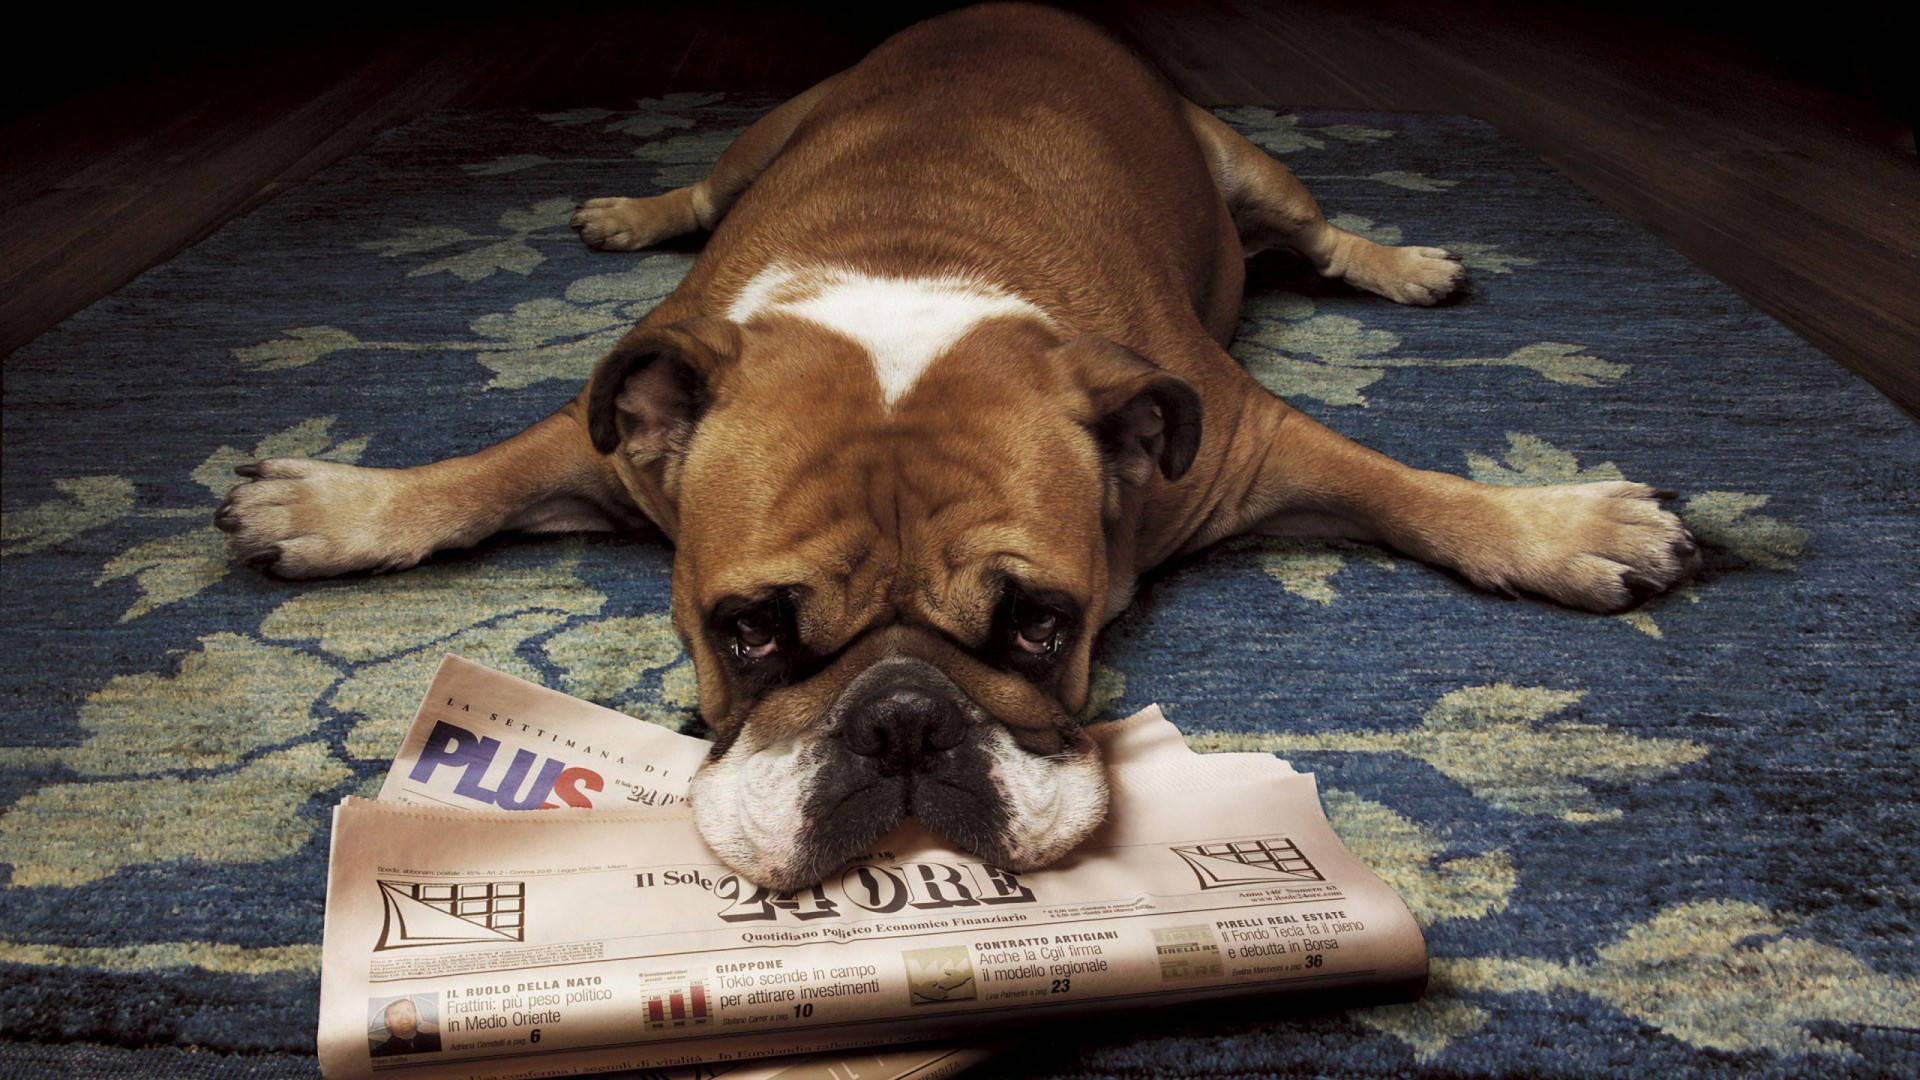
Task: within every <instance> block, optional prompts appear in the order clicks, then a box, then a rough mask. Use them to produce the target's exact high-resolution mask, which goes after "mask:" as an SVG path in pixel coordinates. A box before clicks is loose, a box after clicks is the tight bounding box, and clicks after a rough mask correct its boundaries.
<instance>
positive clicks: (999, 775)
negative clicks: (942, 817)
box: [987, 727, 1107, 870]
mask: <svg viewBox="0 0 1920 1080" xmlns="http://www.w3.org/2000/svg"><path fill="white" fill-rule="evenodd" d="M987 751H988V753H990V754H991V755H993V774H992V776H993V782H994V785H995V786H996V787H998V788H999V789H1000V795H1001V800H1002V802H1003V804H1004V805H1005V806H1006V808H1007V833H1008V836H1007V845H1008V846H1007V852H1006V854H1004V855H1002V856H1000V863H1001V865H1002V866H1004V867H1005V868H1006V869H1008V870H1034V869H1038V868H1039V867H1042V866H1046V865H1048V864H1049V863H1053V862H1056V861H1058V860H1059V859H1061V858H1063V857H1065V855H1066V854H1067V852H1069V851H1072V850H1073V849H1074V848H1075V847H1078V846H1079V844H1080V842H1081V841H1082V840H1085V839H1086V838H1087V837H1088V836H1089V835H1091V834H1092V832H1093V830H1095V829H1097V828H1099V827H1100V823H1101V822H1102V821H1105V820H1106V817H1107V770H1106V767H1105V766H1104V765H1103V764H1102V763H1101V761H1100V752H1099V751H1098V750H1097V749H1095V748H1094V747H1093V744H1092V742H1091V740H1088V741H1086V742H1085V743H1084V744H1083V745H1082V747H1081V748H1080V749H1078V750H1069V751H1067V752H1065V753H1062V754H1057V755H1055V756H1053V757H1039V756H1037V755H1034V754H1030V753H1028V752H1026V751H1025V750H1022V749H1021V748H1020V746H1019V744H1018V743H1016V742H1014V741H1013V736H1012V735H1011V734H1009V733H1008V732H1007V730H1006V729H1005V728H1001V727H995V728H994V729H993V731H992V732H991V734H989V735H988V737H987Z"/></svg>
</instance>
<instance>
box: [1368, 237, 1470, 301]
mask: <svg viewBox="0 0 1920 1080" xmlns="http://www.w3.org/2000/svg"><path fill="white" fill-rule="evenodd" d="M1340 276H1341V277H1342V278H1343V279H1345V280H1346V281H1347V282H1348V283H1349V284H1352V285H1356V286H1358V287H1360V288H1362V289H1365V290H1367V291H1368V292H1373V293H1379V294H1380V295H1381V296H1384V297H1386V298H1387V299H1389V300H1392V301H1393V302H1395V303H1398V304H1417V305H1419V306H1421V307H1429V306H1431V305H1433V304H1437V303H1439V302H1440V301H1442V300H1445V299H1446V298H1447V297H1449V296H1452V295H1453V294H1454V293H1456V292H1458V291H1459V290H1460V286H1462V285H1464V284H1465V283H1466V280H1467V269H1466V267H1464V266H1462V265H1460V257H1459V256H1458V255H1455V254H1454V253H1453V252H1451V251H1448V250H1447V249H1445V248H1435V247H1386V246H1384V245H1381V244H1371V243H1369V244H1367V245H1366V246H1365V247H1364V248H1361V249H1360V250H1356V251H1353V252H1351V253H1350V254H1349V256H1348V262H1347V264H1346V266H1345V268H1344V270H1343V272H1342V273H1341V275H1340Z"/></svg>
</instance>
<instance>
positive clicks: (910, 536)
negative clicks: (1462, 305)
mask: <svg viewBox="0 0 1920 1080" xmlns="http://www.w3.org/2000/svg"><path fill="white" fill-rule="evenodd" d="M574 224H575V226H576V227H577V228H579V230H580V232H581V234H582V236H584V237H585V239H586V241H587V243H589V244H591V245H593V246H595V247H599V248H603V249H609V250H620V251H630V250H636V249H639V248H644V247H647V246H648V245H651V244H654V243H657V242H659V241H661V240H665V239H667V238H669V237H673V236H678V235H681V234H684V233H689V232H692V231H694V230H696V229H711V230H712V237H711V238H710V239H709V240H708V241H707V244H706V248H705V250H704V252H703V253H702V254H701V256H700V258H699V260H698V262H697V263H696V264H695V265H694V267H693V269H692V271H691V272H690V273H689V274H688V275H687V277H686V280H685V281H684V282H683V283H682V284H681V285H680V287H679V288H678V289H677V290H675V292H674V293H673V295H671V296H669V297H668V298H667V299H666V300H664V301H662V302H661V304H660V305H659V307H657V308H655V309H654V310H653V311H652V312H651V313H650V314H648V315H647V316H646V318H644V319H642V320H641V321H640V323H639V325H638V326H636V327H634V329H633V330H632V331H631V332H629V333H628V334H627V335H626V337H625V338H624V339H623V340H622V341H621V342H620V344H619V345H618V346H617V347H615V348H614V350H613V351H612V353H611V354H610V355H608V356H607V357H606V358H605V359H603V360H602V361H601V362H600V364H599V366H598V368H597V370H596V371H595V372H594V374H593V377H592V380H591V381H590V382H589V383H588V384H587V386H586V387H585V389H583V390H582V391H581V393H580V394H579V396H577V397H576V398H574V399H573V400H572V401H570V402H569V403H567V405H566V406H564V407H563V408H561V409H560V410H559V411H558V412H556V413H554V414H553V415H552V416H549V417H547V418H546V419H544V420H541V421H540V422H539V423H536V424H534V425H533V426H532V427H530V428H528V429H527V430H526V431H524V432H522V433H521V434H519V435H516V436H514V437H513V438H511V439H508V440H507V441H506V442H503V443H501V444H499V445H497V446H493V447H490V448H488V449H485V450H482V451H480V452H479V453H477V454H474V455H472V456H470V457H463V458H454V459H451V460H447V461H440V462H436V463H433V464H430V465H424V466H420V467H418V468H412V469H400V470H385V469H366V468H357V467H354V466H350V465H339V464H332V463H328V462H321V461H295V460H279V459H277V460H271V461H262V462H257V463H255V464H252V465H248V466H245V467H243V468H242V469H241V472H242V473H243V474H244V475H246V476H247V477H249V478H250V482H248V483H243V484H241V485H240V486H239V487H236V488H235V489H234V490H233V492H232V493H231V494H230V495H229V496H228V497H227V501H226V503H225V505H223V506H222V507H221V509H220V511H219V514H218V516H217V520H218V522H219V524H220V526H221V527H222V528H224V529H226V530H228V531H229V532H231V533H232V534H233V546H234V549H235V551H236V552H237V554H238V556H239V557H240V558H242V559H245V560H247V561H248V562H250V563H254V564H256V565H259V566H261V567H264V568H266V569H267V570H269V571H271V572H273V573H276V574H279V575H282V576H286V577H300V578H304V577H316V576H322V575H329V574H340V573H346V572H348V571H355V570H398V569H401V568H404V567H408V566H412V565H413V564H415V563H417V562H419V561H420V560H421V559H422V558H425V557H426V556H427V555H429V554H431V553H432V552H434V551H438V550H441V549H444V548H451V547H460V546H465V545H471V544H473V543H475V542H477V541H479V540H480V539H482V538H483V537H486V536H488V535H490V534H493V533H496V532H500V531H502V530H522V531H531V532H549V531H557V530H594V529H599V530H609V529H621V528H627V527H630V526H634V525H638V524H640V523H641V521H642V519H643V518H645V519H649V520H651V521H653V522H654V523H655V524H657V525H658V526H659V527H660V528H661V529H662V530H664V531H665V533H666V534H667V535H668V536H669V537H671V538H672V539H673V541H674V543H675V545H676V552H675V557H674V579H673V621H674V625H675V627H676V628H677V629H678V631H679V634H680V637H681V638H682V640H683V641H684V642H685V644H686V648H687V651H688V653H689V654H691V656H692V657H693V662H694V665H695V668H696V670H697V672H698V675H699V682H700V711H701V714H702V716H703V717H704V718H705V719H706V721H707V723H708V724H710V725H711V726H712V728H713V730H714V732H715V733H716V735H717V737H718V740H719V741H718V743H717V744H716V746H715V749H714V753H713V757H712V759H711V760H710V761H709V762H708V764H707V765H706V766H705V767H704V768H703V769H702V771H701V772H700V774H699V776H698V777H697V778H696V779H695V781H694V784H693V810H694V815H695V818H696V820H697V821H698V823H699V826H700V829H701V831H702V834H703V835H704V836H705V837H706V839H707V841H708V842H709V844H710V845H711V846H712V847H713V849H714V850H715V852H717V853H718V854H719V855H720V857H721V858H723V859H725V860H726V861H727V862H728V863H729V864H730V865H732V866H733V867H735V868H736V869H737V870H739V871H740V872H741V873H742V874H744V875H745V876H746V877H748V878H751V879H752V880H754V881H756V882H760V883H762V884H766V885H769V886H773V887H776V888H793V887H797V886H802V885H806V884H809V883H811V882H814V881H816V880H818V879H819V878H820V876H821V875H822V874H823V873H825V872H826V871H828V870H830V869H832V868H833V867H834V866H835V865H836V864H837V863H839V862H840V861H841V860H843V859H844V858H845V857H846V856H848V855H851V854H854V853H857V852H858V851H860V850H861V849H862V848H863V847H864V846H865V845H867V844H869V843H871V842H872V841H874V840H875V839H877V838H879V837H880V836H881V835H882V834H884V833H885V832H887V831H888V830H889V829H891V828H892V827H893V826H894V825H895V824H897V823H898V822H899V821H900V820H901V819H902V818H904V817H908V816H911V817H914V818H917V819H919V820H920V821H921V822H923V823H924V824H926V825H927V826H929V827H930V828H932V829H934V830H935V831H937V832H939V833H941V834H943V835H944V836H946V837H947V838H948V839H949V840H951V841H952V842H954V843H956V844H958V845H960V846H961V847H963V848H965V849H967V850H970V851H972V852H975V853H977V854H979V855H981V856H983V857H985V858H987V859H989V860H992V861H994V862H997V863H999V864H1000V865H1003V866H1006V867H1008V868H1010V869H1024V868H1030V867H1035V866H1039V865H1042V864H1045V863H1047V862H1049V861H1051V860H1054V859H1057V858H1059V857H1060V856H1062V855H1063V854H1065V853H1066V852H1067V851H1068V849H1070V848H1072V847H1073V846H1074V845H1075V844H1076V843H1078V842H1079V841H1080V840H1081V839H1082V838H1083V837H1085V836H1086V835H1087V833H1088V832H1089V831H1091V830H1092V829H1093V828H1094V827H1095V826H1096V825H1097V824H1098V823H1099V821H1100V820H1101V817H1102V815H1103V813H1104V811H1105V806H1106V789H1105V783H1104V779H1103V772H1102V769H1101V766H1100V762H1099V760H1098V756H1097V753H1096V751H1095V750H1094V748H1093V745H1092V743H1091V742H1090V740H1089V739H1088V738H1087V737H1086V736H1085V735H1084V734H1083V733H1082V732H1081V731H1080V730H1079V728H1078V726H1077V725H1076V724H1075V721H1074V719H1073V717H1074V714H1075V712H1076V711H1078V710H1079V709H1080V708H1081V706H1082V704H1083V703H1084V702H1085V699H1086V696H1087V667H1088V654H1089V651H1090V650H1091V648H1092V646H1093V642H1094V638H1095V636H1096V635H1097V633H1098V632H1099V630H1100V628H1101V626H1102V625H1104V624H1105V623H1106V622H1107V621H1108V620H1110V619H1112V618H1113V617H1114V616H1115V615H1116V614H1117V613H1119V612H1120V611H1121V609H1122V608H1124V607H1125V606H1126V604H1127V603H1128V601H1129V599H1130V597H1131V596H1132V594H1133V589H1134V582H1135V578H1136V577H1137V576H1138V575H1139V574H1141V573H1142V572H1143V571H1146V570H1147V569H1149V568H1151V567H1153V566H1154V565H1155V564H1157V563H1160V562H1161V561H1163V560H1165V559H1167V558H1168V557H1169V556H1172V555H1175V554H1178V553H1181V552H1187V551H1192V550H1194V549H1197V548H1202V547H1205V546H1207V545H1209V544H1212V543H1214V542H1215V541H1218V540H1221V539H1224V538H1226V537H1229V536H1233V535H1235V534H1237V533H1243V532H1248V531H1259V532H1265V533H1274V534H1280V535H1288V536H1318V537H1347V538H1351V539H1356V540H1364V541H1369V542H1373V543H1380V544H1386V545H1389V546H1391V547H1393V548H1395V549H1398V550H1399V551H1403V552H1405V553H1407V554H1409V555H1412V556H1414V557H1415V558H1418V559H1422V560H1425V561H1427V562H1430V563H1433V564H1436V565H1438V566H1443V567H1447V568H1450V569H1453V570H1456V571H1458V572H1459V573H1460V574H1461V575H1463V576H1465V577H1466V578H1467V579H1468V580H1470V581H1472V582H1474V583H1475V584H1477V585H1479V586H1481V587H1482V588H1486V589H1492V590H1496V591H1499V592H1503V593H1517V592H1528V593H1535V594H1538V595H1541V596H1545V597H1548V598H1550V599H1552V600H1555V601H1558V602H1560V603H1562V604H1567V605H1570V606H1573V607H1578V608H1584V609H1587V610H1591V611H1603V612H1605V611H1618V610H1620V609H1623V608H1626V607H1629V606H1631V605H1633V604H1634V603H1636V602H1638V601H1639V600H1641V599H1644V598H1645V597H1647V596H1648V595H1650V594H1653V593H1656V592H1659V591H1660V590H1663V589H1666V588H1668V587H1669V586H1671V585H1673V584H1674V583H1675V582H1676V581H1679V580H1680V579H1682V578H1683V577H1684V576H1685V575H1686V574H1687V573H1688V572H1689V571H1690V570H1691V569H1692V567H1693V566H1694V564H1695V563H1696V561H1697V559H1696V555H1695V547H1694V543H1693V540H1692V538H1691V537H1690V536H1689V535H1688V534H1687V530H1686V529H1685V528H1684V527H1682V525H1681V524H1680V522H1679V521H1678V520H1677V519H1676V518H1674V517H1673V516H1672V515H1671V514H1669V513H1666V512H1665V511H1663V510H1662V509H1661V508H1660V506H1659V505H1658V503H1657V501H1656V494H1655V492H1654V491H1653V490H1652V489H1651V488H1648V487H1645V486H1643V485H1640V484H1630V483H1600V484H1576V485H1567V486H1560V487H1490V486H1487V485H1484V484H1476V483H1472V482H1470V481H1467V480H1464V479H1461V478H1459V477H1455V476H1448V475H1445V474H1441V473H1434V472H1424V471H1421V470H1416V469H1412V468H1408V467H1407V466H1405V465H1401V464H1399V463H1397V462H1394V461H1392V460H1390V459H1388V458H1386V457H1383V456H1381V455H1380V454H1377V453H1374V452H1373V451H1370V450H1367V449H1365V448H1363V447H1360V446H1357V445H1355V444H1354V443H1352V442H1349V441H1348V440H1346V439H1344V438H1342V437H1341V436H1339V435H1336V434H1334V433H1333V432H1331V431H1329V430H1328V429H1326V428H1324V427H1322V426H1321V425H1319V424H1317V423H1315V422H1314V421H1313V420H1310V419H1308V418H1307V417H1305V416H1303V415H1302V414H1301V413H1299V412H1296V411H1295V410H1294V409H1292V408H1290V407H1289V406H1288V405H1287V404H1286V403H1285V402H1282V401H1280V400H1279V399H1278V398H1275V397H1274V396H1273V395H1272V394H1270V393H1268V392H1267V391H1266V390H1265V389H1263V388H1262V387H1261V386H1260V385H1259V384H1258V383H1256V382H1254V380H1253V379H1252V378H1250V377H1249V376H1248V375H1247V374H1246V372H1244V371H1242V370H1241V369H1240V367H1239V365H1238V364H1236V363H1235V362H1234V361H1233V359H1232V358H1231V357H1229V356H1228V354H1227V351H1226V348H1225V346H1226V344H1227V342H1228V340H1229V338H1230V336H1231V334H1232V331H1233V328H1234V323H1235V318H1236V311H1237V309H1238V307H1239V304H1240V298H1241V287H1242V282H1243V278H1244V268H1243V260H1244V259H1245V258H1246V257H1247V256H1248V255H1249V254H1251V253H1253V252H1256V251H1259V250H1261V249H1263V248H1267V247H1270V246H1282V247H1285V248H1289V249H1291V250H1293V251H1295V252H1298V253H1299V254H1300V255H1301V256H1304V257H1305V258H1306V259H1307V260H1308V261H1309V262H1310V263H1311V264H1312V265H1313V266H1314V267H1316V268H1317V269H1318V270H1319V272H1320V273H1321V274H1324V275H1326V276H1329V277H1335V278H1339V279H1342V280H1344V281H1347V282H1350V283H1352V284H1353V285H1356V286H1358V287H1360V288H1362V289H1366V290H1369V291H1371V292H1375V293H1378V294H1380V295H1382V296H1385V297H1388V298H1390V299H1392V300H1396V301H1399V302H1402V303H1413V304H1432V303H1434V302H1435V301H1438V300H1440V299H1442V298H1444V297H1446V296H1447V295H1448V294H1450V293H1452V292H1453V291H1454V290H1455V289H1456V288H1458V287H1459V285H1460V284H1461V281H1462V270H1461V267H1460V265H1459V263H1458V262H1457V261H1456V260H1455V259H1454V258H1453V257H1452V256H1451V255H1449V254H1448V253H1447V252H1445V251H1442V250H1438V249H1435V248H1427V247H1384V246H1382V245H1379V244H1376V243H1373V242H1372V241H1369V240H1366V239H1363V238H1361V237H1359V236H1355V235H1353V234H1351V233H1346V232H1342V231H1341V230H1339V229H1336V228H1334V227H1333V226H1331V225H1329V224H1327V222H1326V220H1325V219H1324V218H1323V217H1322V216H1321V214H1320V210H1319V209H1318V207H1316V206H1315V205H1314V202H1313V199H1312V198H1310V197H1309V196H1308V194H1307V192H1306V190H1305V189H1304V188H1303V187H1301V185H1300V182H1299V181H1298V180H1296V179H1295V178H1294V177H1293V175H1292V174H1291V173H1289V172H1288V171H1287V170H1286V169H1285V168H1283V167H1282V166H1281V165H1280V164H1279V163H1278V162H1276V161H1274V160H1273V159H1272V158H1270V157H1268V156H1267V155H1266V154H1265V153H1264V152H1262V151H1261V150H1260V149H1259V148H1258V147H1256V146H1254V145H1253V144H1252V143H1249V142H1247V141H1246V140H1245V139H1243V138H1242V137H1240V136H1239V135H1238V134H1236V133H1235V132H1233V131H1232V130H1231V129H1230V128H1228V127H1227V126H1226V125H1225V124H1223V123H1221V122H1220V121H1219V120H1217V119H1215V118H1214V117H1213V116H1211V115H1210V114H1208V113H1207V112H1205V111H1204V110H1202V109H1200V108H1197V107H1196V106H1194V105H1192V104H1190V103H1189V102H1187V101H1184V100H1182V99H1181V98H1180V97H1179V96H1178V95H1176V94H1175V93H1174V92H1173V91H1172V90H1170V89H1169V88H1168V87H1167V85H1166V84H1165V83H1164V82H1162V81H1161V80H1160V79H1159V78H1158V77H1157V76H1156V75H1155V74H1154V73H1153V72H1152V71H1150V70H1149V69H1148V68H1147V67H1146V66H1144V65H1143V64H1142V63H1141V62H1140V61H1139V60H1138V59H1136V58H1135V57H1133V56H1132V55H1130V54H1129V53H1128V52H1127V51H1126V50H1125V49H1124V48H1122V47H1121V46H1120V45H1118V44H1117V43H1115V42H1114V41H1112V40H1110V39H1109V38H1108V37H1106V36H1105V35H1104V34H1103V33H1101V32H1100V31H1099V30H1097V29H1096V28H1095V27H1093V26H1092V25H1090V24H1088V23H1086V22H1084V21H1082V20H1080V19H1078V18H1074V17H1072V16H1069V15H1066V14H1062V13H1060V12H1056V11H1051V10H1047V9H1044V8H1035V7H1024V6H1014V5H993V6H987V7H979V8H972V9H968V10H965V11H960V12H956V13H953V14H949V15H945V16H942V17H940V18H937V19H934V20H932V21H930V22H926V23H923V24H921V25H919V26H916V27H913V28H912V29H909V30H907V31H905V32H903V33H901V34H900V35H898V36H897V37H895V38H893V39H892V40H890V41H888V42H886V43H885V44H883V45H881V46H880V47H879V48H878V49H876V50H875V51H874V52H873V54H872V55H871V56H869V57H867V59H865V60H864V61H862V62H861V63H860V64H859V65H857V66H856V67H854V68H852V69H851V70H848V71H846V72H844V73H842V74H840V75H837V76H835V77H833V78H831V79H828V80H827V81H826V82H824V83H821V84H820V85H819V86H816V87H814V88H813V89H811V90H808V91H807V92H806V93H804V94H801V95H800V96H799V97H797V98H794V99H793V100H792V101H789V102H787V103H786V104H784V105H782V106H780V107H779V108H777V109H775V110H773V111H772V112H770V113H768V114H767V115H766V116H765V117H764V118H762V119H761V120H760V121H759V122H758V123H756V124H754V125H753V127H751V128H750V129H748V130H747V131H746V132H745V133H744V134H742V135H741V136H740V137H739V138H738V139H737V140H735V141H734V143H733V145H731V146H730V147H728V148H727V151H726V152H725V154H723V155H722V156H721V158H720V160H719V162H718V163H717V164H716V165H715V166H714V169H713V172H712V174H711V175H710V176H708V177H707V178H706V179H705V180H702V181H700V182H699V183H697V184H694V185H692V186H690V187H685V188H681V189H679V190H677V191H672V192H668V193H667V194H665V195H658V196H654V197H651V198H637V199H627V198H613V199H594V200H591V201H589V202H588V203H586V204H585V205H584V206H583V207H582V208H581V210H580V212H579V214H578V215H577V216H576V218H575V221H574Z"/></svg>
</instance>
